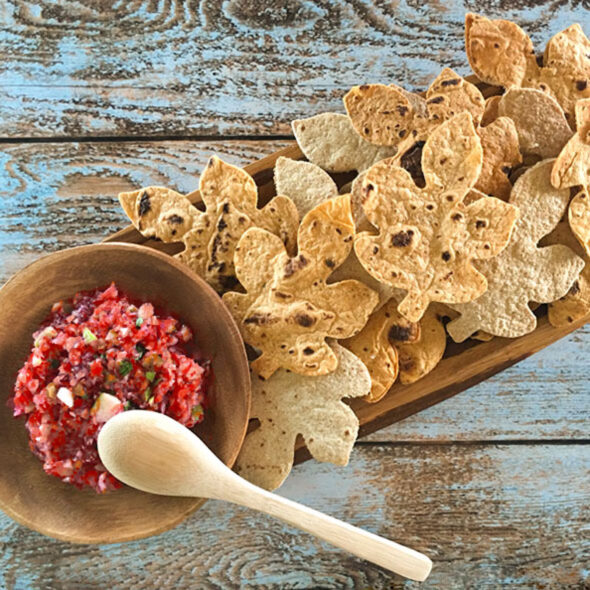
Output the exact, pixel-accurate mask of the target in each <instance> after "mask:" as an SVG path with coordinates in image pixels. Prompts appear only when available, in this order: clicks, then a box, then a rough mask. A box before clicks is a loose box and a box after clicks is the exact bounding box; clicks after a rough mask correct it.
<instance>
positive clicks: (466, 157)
mask: <svg viewBox="0 0 590 590" xmlns="http://www.w3.org/2000/svg"><path fill="white" fill-rule="evenodd" d="M481 164H482V149H481V143H480V140H479V137H478V136H477V133H476V131H475V128H474V126H473V120H472V118H471V115H470V114H469V113H462V114H460V115H456V116H455V117H453V118H452V119H450V120H449V121H447V122H445V123H443V124H442V125H441V126H440V127H438V129H436V130H435V131H434V132H433V133H432V134H431V136H430V137H429V138H428V140H427V141H426V144H425V145H424V150H423V152H422V169H423V171H424V178H425V183H426V186H425V187H424V188H418V187H417V186H416V185H415V183H414V181H413V180H412V178H411V177H410V175H409V174H408V172H406V171H405V170H404V169H402V168H400V167H398V166H395V165H393V164H392V163H391V161H389V160H385V161H383V162H379V163H378V164H375V166H373V167H372V168H370V169H369V170H368V171H367V172H366V174H365V176H364V179H363V191H364V194H365V200H364V202H363V210H364V212H365V214H366V216H367V218H368V220H369V221H370V222H371V223H372V224H373V225H374V226H375V227H376V228H377V230H378V233H377V234H376V235H374V234H372V233H371V232H361V233H360V234H359V235H358V236H357V238H356V241H355V251H356V253H357V256H358V258H359V260H360V261H361V264H363V266H364V267H365V268H366V269H367V271H368V272H369V274H371V275H372V276H374V277H375V278H376V279H378V280H379V281H381V282H383V283H387V284H389V285H392V286H394V287H398V288H400V289H405V290H406V291H407V295H406V297H405V298H404V299H403V300H402V302H401V303H400V305H399V308H398V309H399V311H400V313H401V314H402V315H403V316H404V317H405V318H407V319H408V320H410V321H413V322H417V321H418V320H419V319H420V318H421V317H422V315H423V314H424V312H425V311H426V308H427V307H428V305H429V303H430V302H431V301H441V302H443V303H458V302H467V301H472V300H473V299H475V298H477V297H478V296H480V295H481V294H482V293H483V292H484V291H485V290H486V287H487V283H486V279H485V277H484V276H483V275H482V274H481V273H480V272H478V271H477V270H476V269H475V267H474V266H473V264H472V262H473V260H477V259H485V258H490V257H493V256H496V255H497V254H498V253H499V252H500V251H501V250H502V249H503V248H504V247H505V246H506V244H507V243H508V240H509V238H510V233H511V231H512V228H513V226H514V223H515V221H516V217H517V210H516V208H515V207H513V206H512V205H509V204H507V203H505V202H503V201H501V200H499V199H496V198H493V197H484V198H481V199H478V200H477V201H475V202H473V203H471V204H469V205H466V204H464V203H463V200H464V198H465V196H466V195H467V194H468V193H469V192H470V190H471V189H472V188H473V186H474V185H475V182H476V180H477V178H478V176H479V173H480V171H481Z"/></svg>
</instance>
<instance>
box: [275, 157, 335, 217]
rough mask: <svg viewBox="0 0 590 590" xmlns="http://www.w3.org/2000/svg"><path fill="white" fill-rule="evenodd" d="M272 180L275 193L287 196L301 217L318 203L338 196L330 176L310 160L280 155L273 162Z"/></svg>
mask: <svg viewBox="0 0 590 590" xmlns="http://www.w3.org/2000/svg"><path fill="white" fill-rule="evenodd" d="M274 180H275V187H276V191H277V195H284V196H285V197H289V198H290V199H291V200H292V201H293V203H295V206H296V207H297V212H298V213H299V216H300V217H301V218H303V216H304V215H305V214H306V213H307V212H308V211H311V210H312V209H313V208H314V207H316V206H317V205H319V204H320V203H323V202H324V201H326V200H327V199H331V198H332V197H337V196H338V187H337V186H336V183H335V182H334V181H333V180H332V178H331V176H330V175H329V174H328V173H327V172H324V171H323V170H322V169H321V168H320V167H319V166H316V165H315V164H312V163H311V162H303V161H300V160H291V159H290V158H283V157H280V158H279V159H278V160H277V162H276V164H275V171H274Z"/></svg>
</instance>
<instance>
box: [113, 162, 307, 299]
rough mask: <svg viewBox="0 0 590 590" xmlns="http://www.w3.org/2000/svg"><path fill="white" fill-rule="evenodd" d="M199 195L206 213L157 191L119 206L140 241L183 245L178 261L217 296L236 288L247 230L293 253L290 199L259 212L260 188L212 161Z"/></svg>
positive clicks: (125, 196)
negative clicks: (237, 258) (257, 230)
mask: <svg viewBox="0 0 590 590" xmlns="http://www.w3.org/2000/svg"><path fill="white" fill-rule="evenodd" d="M200 191H201V196H202V199H203V202H204V204H205V207H206V209H205V211H204V212H202V211H199V210H197V209H196V208H195V207H193V206H192V205H191V203H190V201H189V200H188V199H187V198H186V197H184V196H183V195H180V194H179V193H176V192H174V191H171V190H168V189H163V188H159V187H148V188H145V189H141V190H138V191H133V192H128V193H121V194H120V195H119V201H120V202H121V205H122V206H123V209H124V210H125V213H127V215H128V217H129V219H130V220H131V222H132V223H133V225H134V226H135V227H136V228H137V229H138V230H139V231H140V232H141V233H142V235H144V236H146V237H156V238H159V239H160V240H162V241H164V242H182V243H184V245H185V249H184V250H183V251H182V252H180V254H177V257H178V258H179V259H180V260H181V261H182V262H184V263H185V264H186V265H187V266H189V267H190V268H191V269H192V270H194V271H195V272H196V273H197V274H199V275H200V276H201V277H203V278H204V279H205V280H206V281H207V282H208V283H209V284H210V285H211V286H212V287H213V288H214V289H216V290H217V291H218V292H223V291H225V290H227V289H229V288H231V287H233V286H234V285H235V284H236V278H235V268H234V261H233V259H234V250H235V247H236V244H237V243H238V240H239V239H240V237H241V236H242V234H243V233H244V232H245V231H246V230H247V229H248V228H251V227H261V228H264V229H265V230H267V231H269V232H272V233H273V234H275V235H276V236H278V237H279V239H280V240H281V241H282V242H283V243H284V244H285V246H286V248H287V250H288V251H291V252H292V251H293V250H294V247H295V236H296V233H297V225H298V220H299V217H298V215H297V209H296V208H295V205H294V204H293V203H292V202H291V201H290V200H289V199H288V198H287V197H275V198H274V199H272V201H270V203H268V205H266V207H264V208H263V209H258V208H257V204H256V203H257V200H258V191H257V189H256V184H255V183H254V180H253V179H252V177H251V176H250V175H249V174H247V173H246V172H245V171H244V170H242V169H240V168H236V167H235V166H231V165H229V164H226V163H225V162H223V161H222V160H220V159H219V158H217V157H215V156H214V157H212V158H211V159H210V160H209V163H208V164H207V167H206V168H205V170H204V171H203V174H202V175H201V180H200Z"/></svg>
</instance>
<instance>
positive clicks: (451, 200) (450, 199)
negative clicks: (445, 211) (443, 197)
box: [447, 195, 455, 203]
mask: <svg viewBox="0 0 590 590" xmlns="http://www.w3.org/2000/svg"><path fill="white" fill-rule="evenodd" d="M454 200H455V195H447V201H449V203H452V202H453V201H454Z"/></svg>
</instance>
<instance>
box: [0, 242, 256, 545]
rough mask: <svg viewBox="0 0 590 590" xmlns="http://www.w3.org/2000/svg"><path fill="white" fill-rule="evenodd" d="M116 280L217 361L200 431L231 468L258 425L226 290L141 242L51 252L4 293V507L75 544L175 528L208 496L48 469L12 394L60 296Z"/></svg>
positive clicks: (0, 483)
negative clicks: (177, 323) (86, 481)
mask: <svg viewBox="0 0 590 590" xmlns="http://www.w3.org/2000/svg"><path fill="white" fill-rule="evenodd" d="M111 282H114V283H115V284H116V285H117V286H118V287H120V288H121V290H122V291H123V292H124V293H127V294H129V295H131V296H132V297H133V298H135V299H138V300H143V301H150V302H152V303H154V304H155V305H156V306H158V307H160V308H161V309H163V310H164V311H166V312H170V313H173V314H175V315H177V316H178V317H179V318H180V319H181V320H182V321H184V322H185V323H186V324H188V325H189V326H190V327H191V328H192V330H193V332H194V334H195V339H196V343H197V347H198V348H199V350H200V351H201V352H202V353H203V354H204V355H205V356H206V357H207V358H210V359H211V362H212V366H213V373H214V379H213V383H212V384H211V387H210V407H208V408H207V410H206V413H205V419H204V421H203V422H202V423H201V424H199V425H198V426H197V427H196V429H195V432H196V433H197V434H198V435H199V437H200V438H201V439H202V440H203V441H204V442H205V443H206V444H207V445H208V446H209V448H210V449H211V450H212V451H213V452H214V453H215V454H216V455H217V456H218V457H219V458H220V459H221V460H222V461H223V462H224V463H225V464H226V465H228V466H229V467H231V466H232V465H233V463H234V461H235V460H236V457H237V455H238V452H239V450H240V447H241V445H242V442H243V439H244V436H245V433H246V428H247V425H248V417H249V409H250V375H249V370H248V362H247V359H246V354H245V351H244V345H243V342H242V339H241V337H240V333H239V330H238V328H237V326H236V324H235V322H234V321H233V319H232V317H231V315H230V313H229V312H228V310H227V309H226V307H225V306H224V305H223V303H222V301H221V299H220V298H219V296H218V295H217V294H216V293H215V292H214V291H213V289H211V288H210V287H209V286H208V285H207V284H206V283H205V282H204V281H203V280H202V279H201V278H200V277H198V276H197V275H196V274H194V273H193V272H191V271H190V270H188V269H187V268H186V267H184V266H183V265H182V264H181V263H180V262H178V261H177V260H175V259H174V258H172V257H170V256H168V255H166V254H162V253H160V252H157V251H155V250H152V249H149V248H145V247H143V246H138V245H133V244H118V243H110V244H96V245H90V246H82V247H79V248H72V249H69V250H64V251H61V252H57V253H55V254H51V255H49V256H46V257H44V258H42V259H40V260H38V261H36V262H34V263H33V264H31V265H30V266H28V267H26V268H25V269H23V270H22V271H21V272H19V273H18V274H17V275H16V276H14V277H13V278H12V279H11V280H10V281H8V283H6V284H5V285H4V286H3V287H2V289H0V433H1V434H0V508H1V509H2V510H4V511H5V512H6V513H7V514H8V515H9V516H10V517H12V518H13V519H14V520H16V521H17V522H19V523H21V524H23V525H25V526H27V527H29V528H31V529H34V530H36V531H38V532H40V533H43V534H45V535H48V536H51V537H54V538H57V539H61V540H66V541H70V542H75V543H117V542H122V541H130V540H134V539H141V538H144V537H148V536H150V535H155V534H158V533H160V532H163V531H165V530H168V529H170V528H172V527H174V526H176V525H177V524H178V523H180V522H181V521H182V520H183V519H185V518H186V517H187V516H188V515H189V514H191V513H192V512H193V511H195V510H196V509H197V508H199V507H200V506H201V505H202V504H203V503H204V502H205V500H203V499H200V498H176V497H168V496H155V495H151V494H146V493H144V492H140V491H138V490H135V489H132V488H130V487H126V486H125V487H123V488H122V489H119V490H116V491H113V492H108V493H106V494H97V493H96V492H94V490H90V489H87V490H82V491H81V490H78V489H76V488H74V487H73V486H72V485H69V484H66V483H63V482H62V481H60V480H59V479H57V478H56V477H53V476H50V475H47V474H46V473H45V472H44V471H43V467H42V464H41V461H40V460H39V459H38V458H37V457H35V456H34V455H33V453H32V452H31V451H30V449H29V446H28V432H27V430H26V428H25V423H24V422H25V418H24V417H19V418H14V417H13V416H12V410H11V408H10V407H9V406H8V404H7V400H8V399H9V398H10V397H11V396H12V394H13V387H14V383H15V379H16V374H17V372H18V370H19V369H20V367H21V366H22V365H23V364H24V362H25V360H26V359H27V356H28V354H29V352H30V350H31V347H32V344H33V341H32V334H33V332H35V331H36V330H37V329H38V327H39V325H40V324H41V323H42V322H43V321H44V320H45V319H46V317H47V316H48V314H49V312H50V309H51V306H52V305H53V303H55V302H56V301H60V300H64V299H69V298H71V297H72V296H73V295H75V293H77V292H78V291H85V290H90V289H95V288H102V287H106V286H108V285H109V284H110V283H111Z"/></svg>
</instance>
